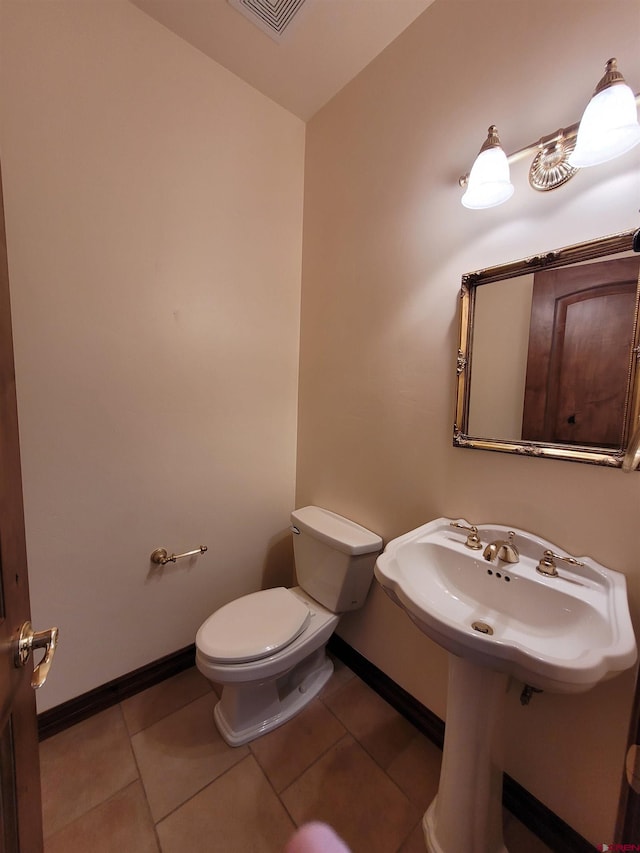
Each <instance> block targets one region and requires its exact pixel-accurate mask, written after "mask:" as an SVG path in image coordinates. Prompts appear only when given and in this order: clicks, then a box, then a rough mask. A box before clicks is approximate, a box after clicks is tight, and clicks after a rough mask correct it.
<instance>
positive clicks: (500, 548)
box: [482, 530, 520, 563]
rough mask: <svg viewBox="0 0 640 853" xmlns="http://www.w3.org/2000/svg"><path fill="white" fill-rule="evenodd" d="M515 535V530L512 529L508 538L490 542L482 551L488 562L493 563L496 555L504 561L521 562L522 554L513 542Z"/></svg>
mask: <svg viewBox="0 0 640 853" xmlns="http://www.w3.org/2000/svg"><path fill="white" fill-rule="evenodd" d="M515 535H516V534H515V533H514V531H513V530H510V531H509V533H508V535H507V538H506V539H496V541H495V542H490V543H489V544H488V545H487V547H486V548H485V549H484V551H483V552H482V556H483V557H484V558H485V560H486V561H487V562H488V563H492V562H493V561H494V560H495V559H496V557H497V558H498V560H502V562H503V563H517V562H519V560H520V554H519V553H518V549H517V548H516V546H515V545H514V544H513V540H514V537H515Z"/></svg>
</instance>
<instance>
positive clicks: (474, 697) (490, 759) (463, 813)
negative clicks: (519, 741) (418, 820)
mask: <svg viewBox="0 0 640 853" xmlns="http://www.w3.org/2000/svg"><path fill="white" fill-rule="evenodd" d="M508 678H509V676H507V675H505V674H504V673H501V672H494V671H493V670H490V669H486V668H485V667H482V666H477V665H476V664H473V663H470V662H469V661H468V660H465V659H464V658H460V657H456V656H455V655H453V654H450V655H449V687H448V691H447V722H446V728H445V737H444V751H443V755H442V769H441V772H440V784H439V786H438V794H437V796H436V797H435V799H434V800H433V802H432V803H431V805H430V806H429V808H428V810H427V812H426V813H425V816H424V818H423V821H422V828H423V831H424V837H425V841H426V844H427V850H428V851H429V853H507V849H506V847H505V846H504V841H503V839H502V741H503V738H502V718H503V709H504V700H505V695H506V691H507V681H508Z"/></svg>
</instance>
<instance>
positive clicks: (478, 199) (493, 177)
mask: <svg viewBox="0 0 640 853" xmlns="http://www.w3.org/2000/svg"><path fill="white" fill-rule="evenodd" d="M512 195H513V184H512V183H511V180H510V178H509V163H508V161H507V155H506V154H505V153H504V151H503V150H502V148H498V147H492V148H487V149H486V150H484V151H481V152H480V153H479V154H478V156H477V157H476V160H475V163H474V164H473V166H472V167H471V172H470V173H469V177H468V179H467V191H466V192H465V194H464V195H463V196H462V199H461V201H462V204H463V205H464V206H465V207H469V208H471V209H472V210H480V209H482V208H485V207H495V206H496V205H498V204H502V202H504V201H507V199H510V198H511V196H512Z"/></svg>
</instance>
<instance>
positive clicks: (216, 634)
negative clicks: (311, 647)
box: [196, 586, 311, 663]
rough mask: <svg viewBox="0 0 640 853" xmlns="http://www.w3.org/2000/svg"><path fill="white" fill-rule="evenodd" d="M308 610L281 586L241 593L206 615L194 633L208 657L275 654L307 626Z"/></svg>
mask: <svg viewBox="0 0 640 853" xmlns="http://www.w3.org/2000/svg"><path fill="white" fill-rule="evenodd" d="M310 618H311V612H310V610H309V608H308V607H307V605H306V604H304V603H303V602H302V601H300V599H299V598H296V596H295V595H293V593H291V592H289V590H288V589H285V588H284V587H282V586H280V587H276V588H275V589H264V590H261V591H260V592H252V593H250V594H249V595H243V596H242V598H237V599H236V600H235V601H231V602H229V604H225V605H224V607H221V608H220V609H219V610H216V612H215V613H214V614H213V615H211V616H209V618H208V619H207V620H206V622H204V623H203V625H202V626H201V627H200V630H199V631H198V634H197V636H196V646H197V647H198V650H199V651H200V652H201V653H202V654H204V655H206V657H208V658H209V659H210V660H213V661H219V662H225V661H226V662H231V661H233V662H235V663H242V662H245V661H250V660H260V658H264V657H268V656H269V655H272V654H275V653H276V652H277V651H279V650H280V649H282V648H284V647H285V646H287V645H289V643H292V642H293V641H294V640H295V638H296V637H298V636H300V634H301V633H302V632H303V631H304V629H305V628H306V627H307V624H308V622H309V619H310Z"/></svg>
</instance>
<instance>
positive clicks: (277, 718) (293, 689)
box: [213, 646, 333, 746]
mask: <svg viewBox="0 0 640 853" xmlns="http://www.w3.org/2000/svg"><path fill="white" fill-rule="evenodd" d="M332 674H333V662H332V661H331V659H330V658H328V657H327V653H326V648H325V647H324V646H323V647H321V648H319V649H317V650H316V651H315V652H314V653H313V654H311V655H309V657H308V658H305V659H304V660H303V661H301V662H300V663H299V664H298V665H297V666H295V667H293V669H291V670H290V671H289V672H287V673H285V674H284V675H282V676H280V677H279V678H277V679H275V680H274V681H262V682H261V681H253V682H249V683H248V684H247V683H245V684H227V685H225V686H224V687H223V690H222V697H221V699H220V701H219V702H218V704H217V705H216V707H215V709H214V712H213V717H214V720H215V724H216V727H217V728H218V731H219V732H220V734H221V735H222V737H223V738H224V740H225V741H226V742H227V743H228V744H229V745H230V746H242V745H243V744H245V743H249V741H251V740H255V738H257V737H260V736H261V735H263V734H266V733H267V732H270V731H272V730H273V729H275V728H277V727H278V726H281V725H282V724H283V723H286V722H287V720H290V719H291V718H292V717H294V716H295V715H296V714H297V713H298V712H299V711H301V710H302V709H303V708H304V707H305V706H306V705H308V704H309V702H310V701H311V700H312V699H313V698H314V697H315V696H317V695H318V693H319V692H320V690H322V688H323V687H324V685H325V684H326V683H327V681H328V680H329V679H330V678H331V676H332Z"/></svg>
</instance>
